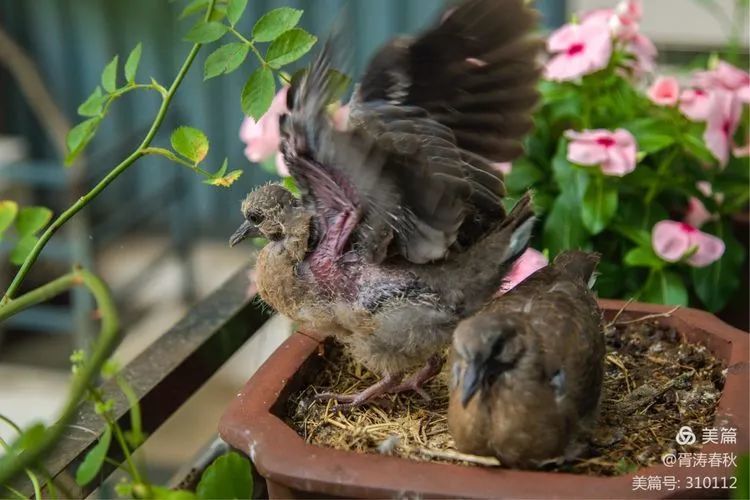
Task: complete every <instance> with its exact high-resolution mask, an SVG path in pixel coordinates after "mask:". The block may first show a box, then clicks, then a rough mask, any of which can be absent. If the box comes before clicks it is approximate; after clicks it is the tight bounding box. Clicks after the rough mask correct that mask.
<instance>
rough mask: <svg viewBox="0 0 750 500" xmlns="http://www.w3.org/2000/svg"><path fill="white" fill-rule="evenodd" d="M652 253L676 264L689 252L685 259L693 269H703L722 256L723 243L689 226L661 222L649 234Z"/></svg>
mask: <svg viewBox="0 0 750 500" xmlns="http://www.w3.org/2000/svg"><path fill="white" fill-rule="evenodd" d="M651 244H652V246H653V248H654V252H656V254H657V255H658V256H659V257H661V258H662V259H664V260H666V261H667V262H678V261H680V260H682V259H683V258H684V257H685V256H686V255H687V254H689V253H690V252H694V253H693V254H692V255H690V257H688V259H687V263H688V264H689V265H691V266H693V267H705V266H708V265H710V264H712V263H714V262H716V261H717V260H719V259H720V258H721V256H722V255H724V249H725V247H724V242H723V241H722V240H721V239H719V238H717V237H716V236H713V235H711V234H708V233H704V232H703V231H699V230H698V229H696V228H695V227H693V226H691V225H690V224H686V223H684V222H676V221H673V220H663V221H661V222H657V223H656V225H655V226H654V229H653V232H652V234H651Z"/></svg>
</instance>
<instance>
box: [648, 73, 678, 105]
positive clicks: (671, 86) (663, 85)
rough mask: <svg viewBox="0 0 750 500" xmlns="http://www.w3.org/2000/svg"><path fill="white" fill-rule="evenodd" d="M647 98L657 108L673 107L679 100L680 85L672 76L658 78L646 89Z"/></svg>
mask: <svg viewBox="0 0 750 500" xmlns="http://www.w3.org/2000/svg"><path fill="white" fill-rule="evenodd" d="M648 98H649V99H651V101H652V102H653V103H654V104H656V105H658V106H674V105H675V104H677V101H678V100H679V98H680V84H679V83H678V82H677V78H674V77H672V76H660V77H659V78H657V79H656V81H655V82H654V84H653V85H651V88H649V89H648Z"/></svg>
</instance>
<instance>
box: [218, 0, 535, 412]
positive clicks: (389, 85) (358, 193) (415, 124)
mask: <svg viewBox="0 0 750 500" xmlns="http://www.w3.org/2000/svg"><path fill="white" fill-rule="evenodd" d="M535 20H536V15H535V13H534V12H533V11H531V10H530V9H528V8H527V7H526V6H525V2H524V1H523V0H466V1H464V2H463V3H462V4H461V5H459V6H458V7H457V8H456V9H455V10H453V11H451V12H450V13H448V14H446V15H445V16H443V19H442V21H441V22H440V23H438V24H437V25H436V26H434V27H433V28H432V29H430V30H428V31H427V32H426V33H424V34H422V35H421V36H419V37H418V38H416V39H409V38H397V39H395V40H393V41H391V42H390V43H388V44H387V45H386V46H385V47H384V48H382V49H381V50H380V51H379V52H378V53H377V54H376V55H375V57H374V58H373V60H372V61H371V63H370V65H369V67H368V69H367V70H366V72H365V74H364V76H363V78H362V81H361V83H360V84H359V85H358V86H357V87H356V89H355V92H354V95H353V97H352V100H351V102H350V118H349V123H348V126H347V128H346V130H343V131H342V130H337V129H336V128H335V127H334V126H333V125H332V123H331V120H330V117H329V115H328V113H327V106H328V103H329V102H330V101H331V99H332V96H333V93H334V86H335V85H334V84H335V82H334V81H333V79H332V77H331V75H332V74H333V72H332V71H331V57H332V52H333V51H332V45H331V43H329V44H327V46H326V48H325V49H324V50H323V51H322V53H321V54H320V56H319V57H318V58H317V59H316V60H315V62H314V63H313V64H312V65H311V67H310V68H309V69H308V71H307V72H306V73H304V74H303V75H302V76H301V77H299V78H297V79H295V81H294V82H293V84H292V86H291V88H290V90H289V92H288V103H287V104H288V108H289V109H290V111H289V113H288V114H285V115H283V116H282V117H281V120H280V128H281V134H282V143H281V150H282V152H283V154H284V159H285V161H286V163H287V165H288V167H289V171H290V173H291V175H292V177H293V178H294V180H295V181H296V183H297V185H298V186H299V188H300V192H301V197H300V199H296V198H294V197H293V196H292V195H291V194H290V193H289V192H288V191H286V190H285V189H284V188H282V187H281V186H278V185H274V184H271V185H267V186H263V187H261V188H259V189H258V190H256V191H254V192H252V193H251V194H250V195H249V196H248V198H247V199H246V200H245V202H244V203H243V205H242V213H243V216H244V217H245V219H246V220H245V222H244V223H243V224H242V226H241V227H240V228H239V229H238V230H237V232H236V233H235V234H234V235H233V236H232V238H231V240H230V243H231V244H236V243H237V242H239V241H241V240H242V239H244V238H246V237H248V236H258V235H260V236H264V237H266V238H268V239H269V240H270V242H269V243H268V245H267V246H266V247H265V248H264V249H263V250H262V252H261V253H260V255H259V258H258V262H257V281H258V290H259V293H260V295H261V297H262V298H263V299H264V300H265V301H266V302H268V303H269V304H270V305H271V306H272V307H274V308H275V309H276V310H278V311H280V312H282V313H284V314H286V315H288V316H290V317H291V318H293V319H295V320H297V321H299V322H300V323H302V326H303V327H304V328H309V329H314V330H317V331H319V332H323V333H329V334H333V335H336V336H337V337H338V338H339V339H340V340H341V341H342V342H343V343H344V344H345V345H347V346H348V347H349V349H350V350H351V353H352V354H353V355H354V356H355V358H356V359H357V360H359V361H360V362H362V363H363V364H364V365H365V366H367V367H368V368H370V369H371V370H374V371H375V372H377V373H380V374H382V375H383V379H382V380H381V381H380V382H379V383H378V384H376V385H374V386H372V387H370V388H368V389H366V390H365V391H363V392H362V393H360V394H355V395H346V396H343V395H333V394H328V395H324V396H323V397H335V398H336V399H337V400H338V401H339V402H340V403H346V404H350V405H356V404H361V403H364V402H366V401H368V400H370V399H371V398H374V397H377V396H379V395H381V394H383V393H386V392H399V391H401V390H406V389H414V390H417V391H419V392H420V393H422V394H423V395H424V392H422V390H421V385H422V384H423V383H424V382H425V381H426V380H428V379H429V378H430V377H432V376H434V375H435V374H436V373H437V372H438V371H439V369H440V366H441V361H440V357H439V355H438V354H439V353H440V352H441V350H442V349H443V348H444V347H445V346H446V345H448V344H449V342H450V338H451V334H452V332H453V329H454V328H455V325H456V324H457V322H458V321H459V320H460V319H461V318H462V317H465V316H466V315H468V314H471V313H472V312H474V311H476V310H478V309H479V308H480V307H481V306H482V304H483V303H484V302H485V301H486V300H488V299H489V298H490V297H491V296H492V294H493V293H494V291H495V290H496V289H497V287H498V285H499V283H500V282H501V280H502V277H503V276H504V275H505V274H506V272H507V271H508V270H509V268H510V266H511V264H512V263H513V261H514V260H515V259H516V258H517V257H518V256H519V255H520V254H521V253H522V252H523V251H524V250H525V248H526V246H527V243H528V239H529V237H530V233H531V229H532V226H533V217H532V216H533V214H532V210H531V206H530V200H529V198H528V196H526V197H524V198H523V199H522V200H520V201H519V202H518V203H517V205H516V206H515V208H514V209H513V210H512V211H511V212H510V213H509V214H508V215H507V216H506V214H505V212H504V210H503V206H502V204H501V198H502V196H503V195H504V186H503V183H502V176H501V174H500V173H499V172H498V170H497V169H496V168H495V167H494V166H493V165H492V162H500V161H510V160H512V159H513V158H515V157H516V156H518V155H519V154H520V153H521V152H522V149H523V148H522V145H521V142H520V140H521V138H522V136H523V135H524V134H525V133H526V132H528V131H529V130H530V129H531V127H532V120H531V111H532V108H533V106H534V105H535V103H536V102H537V99H538V95H537V91H536V88H535V87H536V82H537V79H538V75H539V68H538V67H537V64H536V56H537V51H538V48H539V47H540V44H539V40H538V39H537V38H535V37H533V36H530V35H529V31H530V29H531V28H532V27H533V26H534V24H535ZM422 365H423V369H422V370H421V371H419V372H418V373H416V374H415V375H414V376H413V377H411V378H410V379H408V380H406V381H405V382H403V383H402V380H403V377H404V374H405V372H406V371H408V370H411V369H414V368H417V367H419V366H422Z"/></svg>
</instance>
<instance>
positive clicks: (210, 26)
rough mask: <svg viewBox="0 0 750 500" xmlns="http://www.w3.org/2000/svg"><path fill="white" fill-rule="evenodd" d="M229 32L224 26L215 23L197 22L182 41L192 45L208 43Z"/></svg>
mask: <svg viewBox="0 0 750 500" xmlns="http://www.w3.org/2000/svg"><path fill="white" fill-rule="evenodd" d="M228 30H229V28H227V26H226V25H224V24H222V23H218V22H215V21H211V22H203V21H199V22H198V23H197V24H196V25H195V26H193V27H192V28H190V31H188V32H187V34H186V35H185V38H184V40H187V41H188V42H193V43H210V42H213V41H216V40H218V39H219V38H221V37H222V36H224V34H225V33H226V32H227V31H228Z"/></svg>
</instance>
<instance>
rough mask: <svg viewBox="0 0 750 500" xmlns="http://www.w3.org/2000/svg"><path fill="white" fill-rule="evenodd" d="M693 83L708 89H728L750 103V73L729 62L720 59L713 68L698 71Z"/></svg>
mask: <svg viewBox="0 0 750 500" xmlns="http://www.w3.org/2000/svg"><path fill="white" fill-rule="evenodd" d="M693 84H694V85H695V86H696V87H701V88H704V89H707V90H715V89H719V90H727V91H729V92H732V93H733V94H735V95H736V96H737V97H738V98H739V100H740V101H742V102H744V103H750V74H748V73H746V72H745V71H742V70H741V69H739V68H737V67H736V66H732V65H731V64H729V63H728V62H725V61H719V62H718V64H717V65H716V68H714V69H713V70H709V71H700V72H698V73H696V74H695V76H694V77H693Z"/></svg>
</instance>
